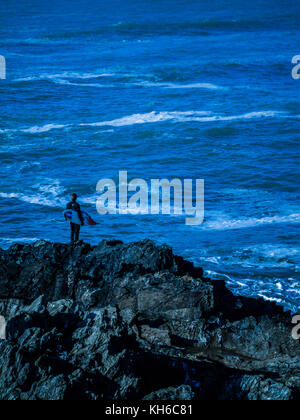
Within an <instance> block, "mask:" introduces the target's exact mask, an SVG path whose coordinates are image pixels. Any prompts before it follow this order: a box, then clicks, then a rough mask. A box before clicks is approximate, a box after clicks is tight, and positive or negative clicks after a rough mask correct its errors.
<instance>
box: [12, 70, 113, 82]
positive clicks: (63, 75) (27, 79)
mask: <svg viewBox="0 0 300 420" xmlns="http://www.w3.org/2000/svg"><path fill="white" fill-rule="evenodd" d="M113 76H115V73H77V72H72V71H70V72H68V71H66V72H63V73H56V74H41V75H38V76H28V77H23V78H19V79H15V80H14V82H32V81H38V80H54V81H55V80H56V79H83V80H86V79H87V80H88V79H97V78H100V77H113Z"/></svg>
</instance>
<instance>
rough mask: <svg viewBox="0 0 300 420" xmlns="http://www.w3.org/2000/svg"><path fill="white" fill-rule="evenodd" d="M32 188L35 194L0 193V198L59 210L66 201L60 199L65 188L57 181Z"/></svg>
mask: <svg viewBox="0 0 300 420" xmlns="http://www.w3.org/2000/svg"><path fill="white" fill-rule="evenodd" d="M33 188H35V189H36V192H34V193H26V194H25V193H19V192H11V193H8V192H0V198H3V199H6V200H19V201H22V202H25V203H29V204H36V205H39V206H45V207H51V208H61V207H64V206H65V205H66V199H65V198H62V196H63V195H64V193H65V188H64V187H63V186H62V185H61V184H60V182H59V181H58V180H54V181H50V183H49V184H46V183H45V184H37V185H34V186H33Z"/></svg>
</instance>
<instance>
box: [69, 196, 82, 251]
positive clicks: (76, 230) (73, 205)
mask: <svg viewBox="0 0 300 420" xmlns="http://www.w3.org/2000/svg"><path fill="white" fill-rule="evenodd" d="M67 210H74V211H76V212H77V214H78V217H79V220H80V222H81V226H84V221H83V217H82V213H81V209H80V205H79V204H78V203H77V194H75V193H73V194H71V201H70V203H68V204H67ZM66 220H67V219H66ZM70 226H71V243H75V242H78V241H79V234H80V225H77V224H76V223H72V222H70Z"/></svg>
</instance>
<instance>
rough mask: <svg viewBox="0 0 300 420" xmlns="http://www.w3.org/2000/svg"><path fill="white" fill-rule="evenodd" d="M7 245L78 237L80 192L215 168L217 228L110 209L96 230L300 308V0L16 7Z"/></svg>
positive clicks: (3, 156) (5, 34)
mask: <svg viewBox="0 0 300 420" xmlns="http://www.w3.org/2000/svg"><path fill="white" fill-rule="evenodd" d="M0 15H1V18H0V54H1V55H4V56H5V57H6V59H7V80H6V81H0V97H1V115H0V161H1V165H0V177H1V186H0V232H1V233H0V246H1V247H4V248H6V247H8V246H10V245H12V244H13V243H15V242H31V241H35V240H36V239H40V238H45V239H49V240H52V241H68V235H69V232H68V228H67V226H66V224H65V223H64V222H63V221H62V217H61V214H62V209H63V207H64V205H65V203H66V200H67V199H68V195H69V192H72V191H73V190H75V191H76V192H78V194H79V195H80V202H81V203H82V205H83V207H84V208H85V209H86V210H88V211H89V212H90V213H91V214H92V215H93V216H94V217H95V218H97V214H96V209H95V202H96V198H97V195H96V191H95V188H96V183H97V181H98V180H99V179H101V178H113V179H115V180H117V176H118V172H119V170H128V172H129V177H130V178H134V177H142V178H144V179H146V180H150V179H151V178H163V177H167V178H169V179H172V178H174V177H179V178H204V179H205V182H206V197H205V211H206V219H205V223H204V224H203V225H201V226H195V227H191V226H185V224H184V219H183V218H182V217H169V216H138V217H133V216H126V217H125V216H122V217H121V216H106V217H103V218H101V217H100V216H98V220H99V221H100V222H101V224H100V225H99V226H98V227H95V228H93V229H87V228H85V229H84V231H83V237H84V239H85V240H87V241H90V242H92V243H97V242H98V241H100V240H101V239H103V238H112V237H117V238H120V239H122V240H124V241H132V240H140V239H142V238H145V237H149V238H152V239H154V240H156V241H157V242H159V243H162V242H167V243H168V244H170V245H172V246H173V247H174V248H175V251H176V252H177V253H179V254H182V255H184V256H185V257H187V258H189V259H191V260H193V261H194V262H195V263H197V264H199V265H202V266H203V267H204V268H205V270H206V271H207V273H208V274H209V275H210V276H211V277H212V278H216V279H220V278H222V279H226V281H227V282H228V284H229V286H230V287H231V288H232V290H234V292H235V293H237V294H242V295H248V296H249V295H250V296H262V297H264V298H266V299H270V300H274V301H276V302H279V303H282V304H284V305H285V307H287V308H292V309H294V310H296V309H297V308H298V307H299V305H300V292H299V290H300V289H299V284H300V278H299V260H300V258H299V256H300V248H299V233H300V229H299V222H300V203H299V199H300V195H299V118H300V106H299V99H298V97H299V92H300V90H299V88H300V81H294V80H293V79H292V78H291V68H292V65H291V59H292V57H293V56H294V55H296V54H299V39H300V37H299V35H300V34H299V18H300V5H299V2H296V1H290V2H288V3H287V2H285V1H283V0H280V1H279V0H278V1H276V2H273V6H272V7H270V2H269V1H267V0H261V1H259V0H255V1H253V2H251V4H249V5H247V6H245V2H242V1H231V2H227V1H224V0H223V1H215V2H206V1H204V0H199V1H191V2H184V1H179V0H172V1H171V0H170V1H166V0H159V1H158V0H153V1H151V2H149V1H143V0H130V1H129V0H128V1H127V0H123V1H117V0H111V1H109V2H107V1H94V2H92V4H90V3H89V4H87V2H83V1H76V2H67V1H59V2H58V1H56V0H55V1H53V2H51V6H49V4H48V2H43V1H42V2H41V1H39V2H37V1H28V0H25V1H22V2H21V4H15V3H14V4H13V3H12V2H10V1H8V0H3V1H2V2H1V5H0Z"/></svg>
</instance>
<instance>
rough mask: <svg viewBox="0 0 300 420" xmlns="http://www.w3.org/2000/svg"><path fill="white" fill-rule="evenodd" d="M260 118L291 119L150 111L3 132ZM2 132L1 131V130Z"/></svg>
mask: <svg viewBox="0 0 300 420" xmlns="http://www.w3.org/2000/svg"><path fill="white" fill-rule="evenodd" d="M262 118H293V117H292V116H290V115H288V114H286V113H285V112H279V111H259V112H250V113H246V114H241V115H229V116H226V115H214V114H213V113H212V112H210V111H163V112H157V111H152V112H148V113H144V114H132V115H127V116H125V117H122V118H118V119H114V120H108V121H99V122H92V123H81V124H55V123H50V124H45V125H42V126H33V127H30V128H23V129H21V130H17V129H14V130H12V129H7V130H4V131H5V132H9V131H10V132H18V131H21V132H24V133H29V134H40V133H45V132H48V131H51V130H59V129H65V128H71V127H125V126H133V125H136V124H153V123H161V122H167V121H170V122H172V123H186V122H193V121H194V122H199V123H205V122H218V121H236V120H240V121H249V120H253V119H254V120H255V119H262ZM2 132H3V129H2Z"/></svg>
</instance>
